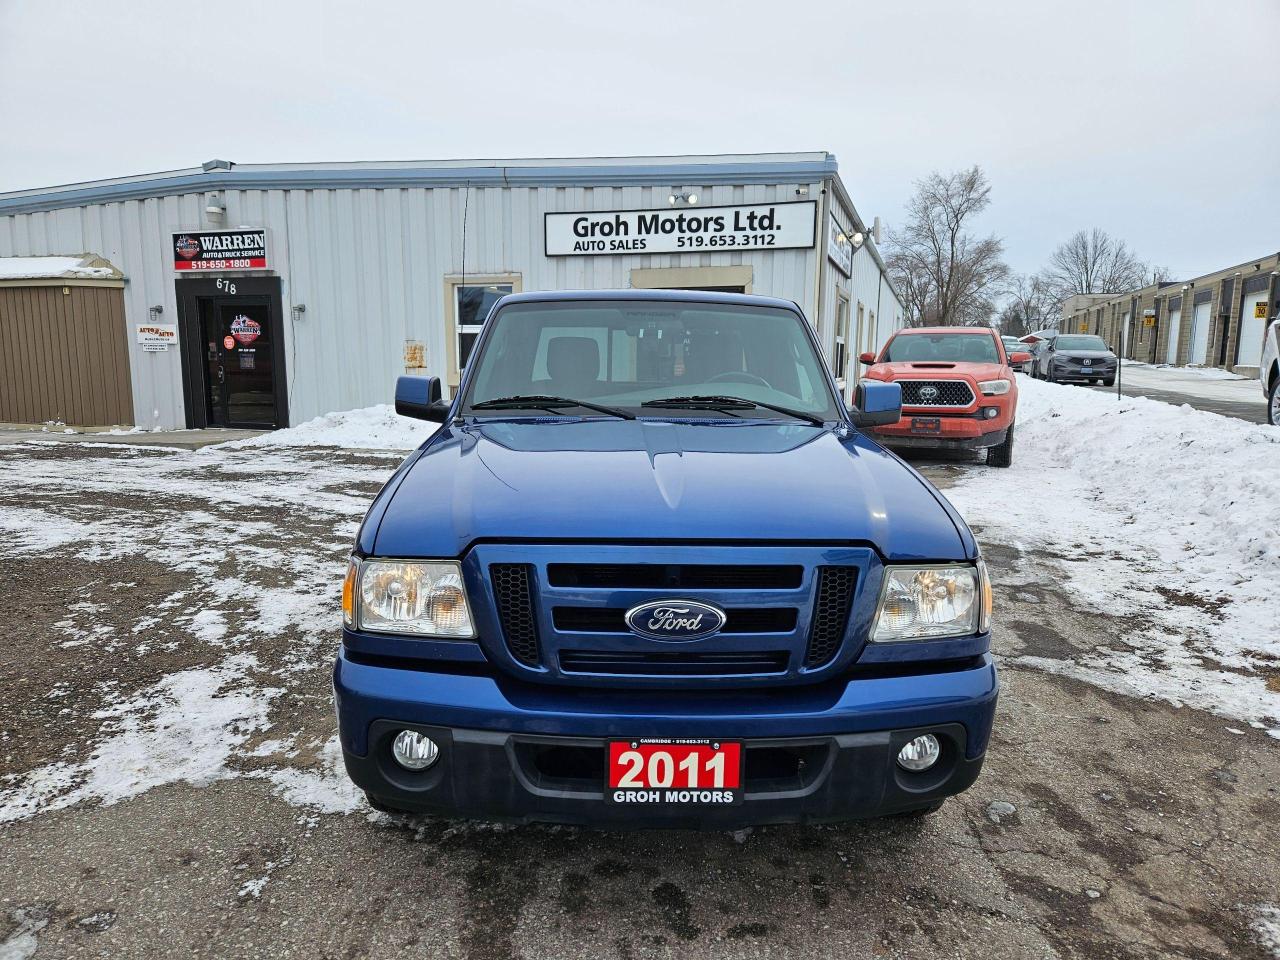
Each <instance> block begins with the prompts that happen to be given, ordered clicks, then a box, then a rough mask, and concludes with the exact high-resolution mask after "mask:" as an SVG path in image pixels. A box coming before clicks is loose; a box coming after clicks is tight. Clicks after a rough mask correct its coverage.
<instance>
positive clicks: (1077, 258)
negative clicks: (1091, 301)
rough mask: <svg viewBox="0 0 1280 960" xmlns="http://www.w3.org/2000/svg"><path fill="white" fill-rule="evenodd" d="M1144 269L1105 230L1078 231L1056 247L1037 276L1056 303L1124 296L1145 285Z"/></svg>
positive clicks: (1125, 247) (1127, 249) (1127, 247)
mask: <svg viewBox="0 0 1280 960" xmlns="http://www.w3.org/2000/svg"><path fill="white" fill-rule="evenodd" d="M1147 275H1148V268H1147V265H1146V264H1145V263H1143V262H1142V261H1141V260H1139V259H1138V257H1137V255H1136V254H1135V253H1134V252H1133V251H1132V250H1130V249H1129V246H1128V244H1126V243H1125V242H1124V241H1123V240H1117V239H1115V238H1114V237H1112V236H1111V235H1110V234H1108V233H1107V232H1106V231H1105V230H1102V229H1100V228H1098V227H1094V228H1093V229H1092V230H1081V231H1079V232H1078V233H1076V234H1074V235H1073V236H1072V237H1071V238H1070V239H1069V240H1067V241H1066V242H1065V243H1063V244H1060V245H1059V246H1058V248H1057V249H1056V250H1054V251H1053V254H1052V255H1051V256H1050V257H1049V263H1048V265H1047V266H1046V267H1045V268H1044V270H1042V271H1041V273H1040V279H1041V281H1042V282H1043V283H1044V285H1045V286H1046V287H1047V288H1048V289H1049V290H1050V291H1052V294H1053V298H1054V300H1056V301H1057V302H1058V303H1059V304H1061V303H1062V301H1064V300H1066V299H1067V297H1070V296H1072V295H1073V294H1077V293H1124V292H1125V291H1126V290H1132V289H1134V288H1135V287H1141V286H1145V285H1146V284H1147V283H1148V282H1150V281H1148V280H1147Z"/></svg>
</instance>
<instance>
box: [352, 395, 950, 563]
mask: <svg viewBox="0 0 1280 960" xmlns="http://www.w3.org/2000/svg"><path fill="white" fill-rule="evenodd" d="M386 495H389V496H390V501H389V502H388V503H385V504H379V503H375V505H374V508H373V509H371V511H370V515H369V518H368V520H367V521H366V524H376V525H377V528H376V535H375V536H374V537H372V538H370V537H369V534H370V533H371V532H372V531H369V530H365V531H363V532H362V535H361V543H362V544H364V545H366V547H367V546H368V545H369V544H370V543H371V544H372V552H373V553H375V554H377V555H380V556H398V557H457V556H461V555H462V554H463V553H464V552H465V551H466V550H467V548H468V547H469V546H470V545H471V544H472V543H474V542H476V541H478V540H496V541H511V540H535V541H547V540H566V539H572V540H605V541H618V540H664V541H671V540H713V541H720V542H724V541H744V540H745V541H752V542H756V543H759V542H762V541H770V540H781V541H792V542H794V541H818V542H843V543H848V542H859V543H864V544H869V545H872V546H874V547H875V548H877V549H878V550H879V551H880V553H881V554H882V555H883V556H884V557H885V558H886V559H890V560H899V561H901V560H952V559H957V560H958V559H966V558H967V557H968V556H969V555H971V554H972V552H973V547H972V538H971V537H970V536H968V531H967V529H965V530H964V534H963V535H962V533H961V529H963V523H962V521H960V520H959V518H958V515H956V516H955V519H953V513H952V512H951V511H950V509H949V508H948V507H944V506H943V503H944V501H942V498H941V495H940V494H938V493H937V492H936V491H935V490H934V489H933V487H932V486H931V485H929V483H928V482H927V481H925V480H924V478H923V477H921V476H920V475H919V474H918V473H916V472H915V471H914V470H913V469H911V468H910V467H908V466H907V465H905V464H904V463H903V462H902V461H901V460H899V459H898V458H897V457H895V456H893V455H892V454H890V453H887V452H885V451H884V450H883V449H882V448H881V447H880V446H878V445H877V444H876V443H874V442H873V441H871V440H869V439H867V438H866V437H864V436H862V435H861V434H858V433H856V432H852V435H851V436H849V437H847V438H842V437H840V436H839V435H838V434H837V433H836V432H835V431H833V430H832V429H820V428H817V427H813V426H809V425H806V424H798V423H797V424H792V423H776V424H775V423H761V422H758V421H757V422H742V423H734V422H732V421H725V422H719V421H717V422H716V423H714V424H708V423H688V422H684V423H680V422H665V421H653V420H630V421H624V420H578V419H570V418H566V419H564V420H557V421H537V422H530V421H527V420H526V421H522V422H514V421H499V422H494V421H489V422H485V423H482V424H469V425H466V426H461V427H458V426H446V427H444V428H442V429H441V430H440V432H439V433H437V434H436V436H435V437H434V438H433V439H432V440H431V441H430V443H429V445H428V446H427V448H426V449H425V450H424V451H422V452H421V453H420V454H419V455H418V456H417V459H416V460H414V461H412V462H411V463H410V464H409V465H408V466H407V467H406V469H405V470H404V471H403V474H402V476H400V477H399V483H398V485H396V484H395V483H394V481H393V484H389V485H388V489H387V490H386V491H384V496H386ZM379 499H380V500H381V499H382V497H380V498H379ZM379 521H380V522H379ZM957 524H960V526H959V527H958V526H957Z"/></svg>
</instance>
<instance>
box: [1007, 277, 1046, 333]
mask: <svg viewBox="0 0 1280 960" xmlns="http://www.w3.org/2000/svg"><path fill="white" fill-rule="evenodd" d="M1056 313H1057V303H1056V301H1055V299H1054V296H1053V293H1052V292H1051V291H1050V290H1049V288H1048V287H1047V286H1045V283H1044V281H1043V280H1041V279H1040V278H1039V277H1037V276H1030V275H1028V274H1019V275H1018V276H1016V277H1014V278H1013V281H1012V282H1011V283H1010V284H1009V286H1008V292H1007V297H1006V299H1005V302H1004V306H1002V307H1001V308H1000V314H999V316H998V317H997V324H998V326H999V327H1000V333H1001V334H1002V335H1003V336H1006V337H1025V336H1026V335H1027V334H1028V333H1035V332H1036V331H1037V330H1043V329H1045V328H1046V327H1052V326H1055V325H1056V320H1055V315H1056Z"/></svg>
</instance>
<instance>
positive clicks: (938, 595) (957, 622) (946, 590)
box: [871, 561, 987, 641]
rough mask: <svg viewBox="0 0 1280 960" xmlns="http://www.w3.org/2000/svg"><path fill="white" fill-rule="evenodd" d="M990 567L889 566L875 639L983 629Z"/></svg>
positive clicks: (919, 637)
mask: <svg viewBox="0 0 1280 960" xmlns="http://www.w3.org/2000/svg"><path fill="white" fill-rule="evenodd" d="M986 590H987V586H986V569H985V567H983V566H982V565H981V561H979V566H976V567H970V566H962V567H961V566H954V567H953V566H930V567H886V568H885V579H884V587H883V588H882V589H881V591H880V609H879V610H878V611H877V612H876V625H875V628H874V629H873V630H872V631H871V639H872V640H873V641H886V640H927V639H932V638H934V637H963V636H967V635H968V634H971V633H979V632H981V630H982V629H983V626H982V621H983V611H984V609H985V608H986V605H987V600H986V597H987V593H986Z"/></svg>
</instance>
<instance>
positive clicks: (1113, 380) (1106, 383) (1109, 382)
mask: <svg viewBox="0 0 1280 960" xmlns="http://www.w3.org/2000/svg"><path fill="white" fill-rule="evenodd" d="M1102 385H1103V386H1104V387H1114V386H1115V385H1116V378H1115V377H1112V378H1111V379H1110V380H1103V381H1102Z"/></svg>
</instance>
